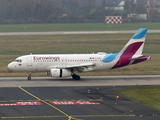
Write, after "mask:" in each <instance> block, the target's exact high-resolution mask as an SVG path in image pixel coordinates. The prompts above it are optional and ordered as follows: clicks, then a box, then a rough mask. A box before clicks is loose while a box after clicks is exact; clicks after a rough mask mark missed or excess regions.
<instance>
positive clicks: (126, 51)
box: [8, 28, 151, 80]
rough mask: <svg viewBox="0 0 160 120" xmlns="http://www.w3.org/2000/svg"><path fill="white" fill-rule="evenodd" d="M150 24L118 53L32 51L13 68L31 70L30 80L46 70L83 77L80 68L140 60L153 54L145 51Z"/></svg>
mask: <svg viewBox="0 0 160 120" xmlns="http://www.w3.org/2000/svg"><path fill="white" fill-rule="evenodd" d="M147 30H148V29H147V28H140V29H139V30H138V31H137V32H136V33H135V34H134V36H133V37H132V38H131V39H130V40H129V42H128V43H127V44H126V45H125V46H124V47H123V48H122V50H120V51H119V52H117V53H114V54H107V53H105V52H98V53H97V54H30V55H24V56H20V57H18V58H16V59H15V60H14V61H13V62H11V63H9V64H8V68H9V69H10V70H12V71H18V72H28V80H31V74H32V73H34V72H46V74H47V75H49V76H51V77H55V78H62V77H72V78H73V79H74V80H80V79H81V77H80V76H79V75H77V73H80V72H91V71H102V70H110V69H115V68H119V67H124V66H127V65H132V64H137V63H140V62H143V61H146V60H149V59H150V58H151V57H150V56H148V55H143V54H142V51H143V47H144V43H145V37H146V34H147Z"/></svg>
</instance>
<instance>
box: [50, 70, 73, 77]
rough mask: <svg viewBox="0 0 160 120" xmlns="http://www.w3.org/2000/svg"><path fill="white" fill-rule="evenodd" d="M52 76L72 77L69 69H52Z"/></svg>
mask: <svg viewBox="0 0 160 120" xmlns="http://www.w3.org/2000/svg"><path fill="white" fill-rule="evenodd" d="M50 76H51V77H70V76H71V71H70V70H68V69H51V70H50Z"/></svg>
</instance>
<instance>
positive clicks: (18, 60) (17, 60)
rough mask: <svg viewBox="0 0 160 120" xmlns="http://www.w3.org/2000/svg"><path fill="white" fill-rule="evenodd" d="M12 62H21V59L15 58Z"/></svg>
mask: <svg viewBox="0 0 160 120" xmlns="http://www.w3.org/2000/svg"><path fill="white" fill-rule="evenodd" d="M14 62H22V60H20V59H16V60H15V61H14Z"/></svg>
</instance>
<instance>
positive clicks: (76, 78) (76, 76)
mask: <svg viewBox="0 0 160 120" xmlns="http://www.w3.org/2000/svg"><path fill="white" fill-rule="evenodd" d="M72 78H73V79H74V80H80V79H81V77H80V76H79V75H76V74H73V75H72Z"/></svg>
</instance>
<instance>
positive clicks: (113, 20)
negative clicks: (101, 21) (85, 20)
mask: <svg viewBox="0 0 160 120" xmlns="http://www.w3.org/2000/svg"><path fill="white" fill-rule="evenodd" d="M106 23H107V24H121V23H122V17H121V16H107V17H106Z"/></svg>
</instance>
